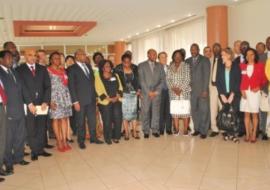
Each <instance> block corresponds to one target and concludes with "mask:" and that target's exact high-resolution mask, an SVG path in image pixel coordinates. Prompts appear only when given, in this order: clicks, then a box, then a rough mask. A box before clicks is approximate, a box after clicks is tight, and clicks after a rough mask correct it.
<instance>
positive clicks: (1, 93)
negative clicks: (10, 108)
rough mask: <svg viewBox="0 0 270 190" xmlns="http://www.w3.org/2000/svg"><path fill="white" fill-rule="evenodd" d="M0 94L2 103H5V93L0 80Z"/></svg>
mask: <svg viewBox="0 0 270 190" xmlns="http://www.w3.org/2000/svg"><path fill="white" fill-rule="evenodd" d="M0 96H1V98H2V103H3V104H4V105H7V95H6V92H5V89H4V87H3V85H2V83H1V82H0Z"/></svg>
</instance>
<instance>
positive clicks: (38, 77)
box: [16, 64, 51, 105]
mask: <svg viewBox="0 0 270 190" xmlns="http://www.w3.org/2000/svg"><path fill="white" fill-rule="evenodd" d="M16 70H17V72H18V73H19V75H20V77H21V79H22V81H23V83H24V88H26V91H28V92H29V94H30V99H31V102H33V104H34V105H41V104H42V103H47V104H49V103H50V101H51V80H50V77H49V73H48V71H47V69H46V67H44V66H42V65H39V64H36V71H35V72H36V74H35V76H33V74H32V72H31V70H30V69H29V67H28V66H27V64H22V65H20V66H19V67H18V68H17V69H16Z"/></svg>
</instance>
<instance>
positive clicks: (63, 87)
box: [48, 68, 72, 119]
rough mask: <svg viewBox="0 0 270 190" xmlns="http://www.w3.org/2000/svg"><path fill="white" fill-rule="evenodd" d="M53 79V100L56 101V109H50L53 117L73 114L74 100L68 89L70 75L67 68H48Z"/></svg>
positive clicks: (65, 116)
mask: <svg viewBox="0 0 270 190" xmlns="http://www.w3.org/2000/svg"><path fill="white" fill-rule="evenodd" d="M48 72H49V76H50V79H51V102H54V103H56V106H57V107H56V109H55V110H52V109H50V112H49V115H50V118H51V119H62V118H67V117H70V116H72V102H71V97H70V93H69V89H68V77H67V74H66V72H65V70H60V71H58V70H55V69H52V68H48Z"/></svg>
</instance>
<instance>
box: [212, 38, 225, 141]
mask: <svg viewBox="0 0 270 190" xmlns="http://www.w3.org/2000/svg"><path fill="white" fill-rule="evenodd" d="M212 49H213V57H211V59H210V63H211V66H210V67H211V69H210V80H209V97H210V116H211V130H212V133H211V134H210V137H215V136H217V135H218V134H219V130H218V127H217V122H216V118H217V114H218V110H219V108H220V107H221V104H220V102H219V98H218V91H217V86H216V77H217V72H218V69H219V67H220V65H222V63H223V61H222V58H221V45H220V44H219V43H214V45H213V48H212Z"/></svg>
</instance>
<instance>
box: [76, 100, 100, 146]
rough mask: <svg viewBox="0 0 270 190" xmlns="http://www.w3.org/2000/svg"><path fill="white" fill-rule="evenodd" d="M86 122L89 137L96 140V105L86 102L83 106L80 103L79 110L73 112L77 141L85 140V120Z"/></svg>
mask: <svg viewBox="0 0 270 190" xmlns="http://www.w3.org/2000/svg"><path fill="white" fill-rule="evenodd" d="M86 118H87V122H88V128H89V132H90V139H91V140H96V138H97V137H96V105H95V104H94V103H93V104H88V105H85V106H82V105H81V110H80V111H79V112H75V119H76V123H77V135H78V139H77V140H78V143H84V141H85V135H86V130H85V126H86V125H85V122H86Z"/></svg>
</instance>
